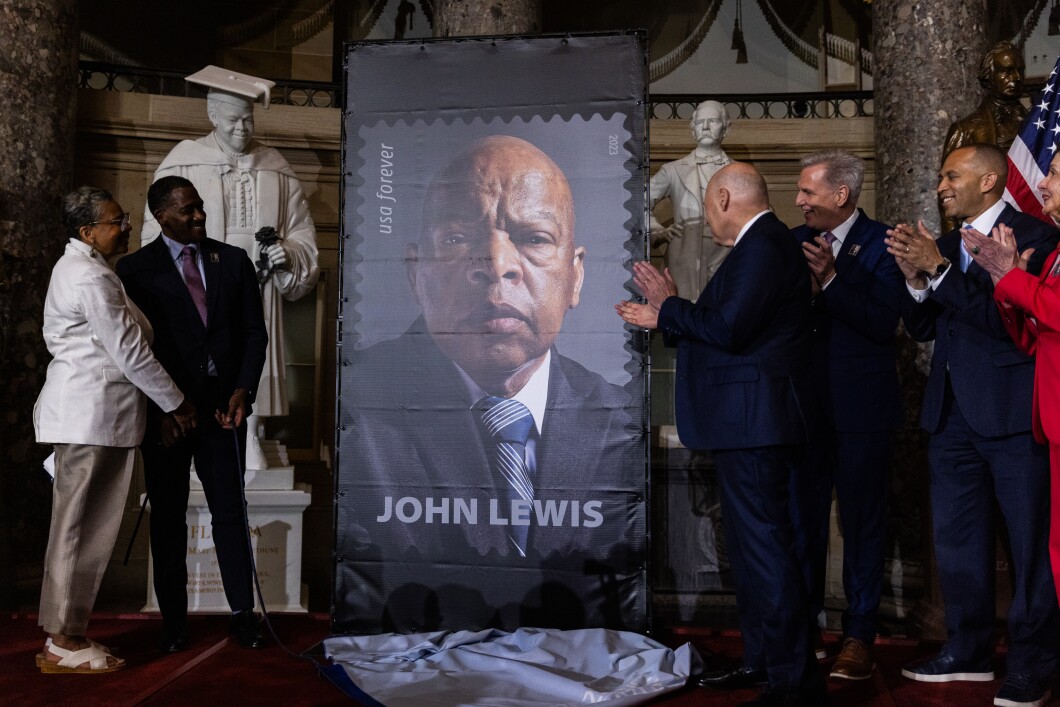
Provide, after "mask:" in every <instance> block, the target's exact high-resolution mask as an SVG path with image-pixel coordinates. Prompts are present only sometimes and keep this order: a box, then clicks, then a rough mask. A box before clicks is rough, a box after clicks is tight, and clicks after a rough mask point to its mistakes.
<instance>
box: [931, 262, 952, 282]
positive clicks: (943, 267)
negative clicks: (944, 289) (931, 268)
mask: <svg viewBox="0 0 1060 707" xmlns="http://www.w3.org/2000/svg"><path fill="white" fill-rule="evenodd" d="M949 266H950V261H949V260H948V259H947V258H943V259H942V262H941V263H939V266H938V267H937V268H935V272H933V273H928V278H930V279H932V280H934V279H935V278H938V277H942V273H944V272H946V268H948V267H949Z"/></svg>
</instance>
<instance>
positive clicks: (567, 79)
mask: <svg viewBox="0 0 1060 707" xmlns="http://www.w3.org/2000/svg"><path fill="white" fill-rule="evenodd" d="M646 55H647V54H646V46H645V40H644V37H643V35H642V34H638V33H622V34H608V35H592V36H567V37H534V38H500V37H498V38H470V39H466V38H465V39H458V40H437V41H427V42H420V41H416V42H407V43H406V42H402V43H391V42H388V43H372V42H366V43H354V44H348V45H347V47H346V56H345V60H346V76H347V79H346V106H345V111H344V114H343V188H342V194H343V206H342V214H343V226H342V227H343V233H342V239H341V253H340V256H341V261H342V262H341V273H342V283H341V288H340V289H341V302H340V311H339V315H340V322H341V324H340V332H339V334H340V340H339V351H338V361H339V370H338V385H339V391H338V415H337V417H338V428H339V429H338V431H337V433H336V469H335V482H336V489H335V490H336V500H335V530H336V541H335V594H334V625H333V629H334V630H335V631H336V632H337V633H351V632H356V633H376V632H380V631H398V632H411V631H424V630H434V629H439V628H449V629H477V628H483V627H497V628H503V629H511V628H515V627H517V626H556V627H562V628H576V627H586V626H594V627H595V626H606V627H612V628H627V629H632V630H641V631H643V630H646V629H647V627H648V618H649V616H648V603H649V597H648V587H647V577H648V536H649V533H648V524H647V489H648V479H647V474H648V461H647V429H648V428H647V414H648V413H647V395H646V392H647V391H646V381H647V367H646V355H645V349H644V345H645V337H644V336H643V334H640V333H634V332H632V331H630V330H627V329H626V328H625V327H624V326H623V324H622V322H621V320H620V319H619V318H618V316H617V315H616V314H615V312H614V305H615V303H617V302H618V301H620V300H622V299H625V298H627V297H628V283H629V281H630V270H629V264H630V261H631V260H635V259H642V258H643V257H645V252H646V250H645V239H644V232H645V228H644V223H645V189H646V175H647V163H646V155H645V144H646V140H645V125H646V123H645V105H646V103H645V98H646V96H645V66H646Z"/></svg>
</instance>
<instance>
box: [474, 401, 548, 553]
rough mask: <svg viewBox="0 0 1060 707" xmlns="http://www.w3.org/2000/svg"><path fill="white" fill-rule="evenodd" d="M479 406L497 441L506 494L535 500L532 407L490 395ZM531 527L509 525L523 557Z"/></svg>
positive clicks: (495, 460)
mask: <svg viewBox="0 0 1060 707" xmlns="http://www.w3.org/2000/svg"><path fill="white" fill-rule="evenodd" d="M476 408H477V409H478V410H480V411H482V423H483V424H484V425H485V427H486V432H487V433H488V434H489V436H490V439H492V440H493V444H494V448H493V459H492V467H493V470H494V471H495V472H496V473H497V474H498V475H499V476H500V477H501V478H503V479H504V481H505V482H506V486H505V487H501V490H502V491H505V492H506V493H505V494H504V496H505V497H507V498H508V499H509V500H519V499H521V500H524V501H533V500H534V482H533V479H531V478H530V469H529V467H528V466H527V464H526V441H527V440H528V439H529V438H530V430H531V429H532V428H533V426H534V418H533V415H531V414H530V410H529V408H527V407H526V406H525V405H523V404H522V403H521V402H519V401H518V400H506V399H504V398H498V397H495V396H492V395H489V396H486V397H485V398H483V399H482V400H481V401H479V404H478V405H477V406H476ZM529 532H530V527H529V526H527V525H509V526H508V537H509V539H510V540H511V541H512V544H513V545H514V546H515V548H516V550H518V552H519V554H520V555H522V556H523V557H525V556H526V541H527V538H528V536H529Z"/></svg>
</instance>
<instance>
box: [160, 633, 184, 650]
mask: <svg viewBox="0 0 1060 707" xmlns="http://www.w3.org/2000/svg"><path fill="white" fill-rule="evenodd" d="M158 648H159V650H161V651H162V652H163V653H179V652H181V651H183V650H187V649H188V638H187V636H185V634H184V629H183V628H179V629H169V628H166V629H162V635H161V636H159V638H158Z"/></svg>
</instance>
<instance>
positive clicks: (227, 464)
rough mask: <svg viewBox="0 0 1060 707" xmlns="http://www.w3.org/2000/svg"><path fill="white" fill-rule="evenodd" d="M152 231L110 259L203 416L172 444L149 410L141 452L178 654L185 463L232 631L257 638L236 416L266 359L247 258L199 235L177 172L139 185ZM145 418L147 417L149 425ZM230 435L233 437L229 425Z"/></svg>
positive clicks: (200, 219)
mask: <svg viewBox="0 0 1060 707" xmlns="http://www.w3.org/2000/svg"><path fill="white" fill-rule="evenodd" d="M147 201H148V206H149V208H150V209H151V213H153V214H154V215H155V218H157V219H158V224H159V226H161V228H162V237H161V238H157V239H155V240H154V241H153V242H151V243H150V244H149V245H146V246H144V247H143V248H141V249H140V250H138V251H137V252H135V253H132V254H131V255H128V256H126V257H125V258H123V259H122V260H121V261H119V262H118V267H117V273H118V276H119V277H120V278H121V280H122V282H123V283H124V285H125V289H126V291H127V292H128V293H129V297H130V298H132V300H133V301H134V302H135V303H136V304H137V306H139V307H140V309H141V310H143V312H144V314H146V315H147V318H148V319H149V320H150V322H151V326H152V327H154V330H155V342H154V346H153V349H154V353H155V356H156V357H157V358H158V360H159V362H161V364H162V366H163V367H164V368H165V369H166V372H167V373H168V374H169V375H170V376H171V377H172V378H173V380H174V381H175V382H176V384H177V386H178V387H179V388H180V389H181V391H182V392H183V393H184V395H185V396H186V397H187V398H188V399H190V400H192V401H193V402H194V403H195V406H196V408H197V409H199V410H214V411H216V412H215V414H214V419H212V420H211V419H209V418H207V417H206V416H205V415H204V416H203V418H204V419H203V420H202V422H201V423H200V425H199V427H197V428H196V429H195V430H194V431H193V432H192V434H190V435H188V436H187V437H185V438H183V439H179V440H174V439H173V437H174V435H173V434H172V433H171V431H170V430H169V429H168V428H167V427H166V424H167V422H168V421H167V419H166V418H164V417H163V416H162V415H161V411H160V410H159V409H158V408H155V407H152V408H150V409H149V417H148V423H147V432H146V434H145V435H144V441H143V445H142V446H141V447H140V451H141V452H142V453H143V459H144V481H145V483H146V485H147V495H148V498H150V499H151V553H152V555H153V559H154V584H155V594H156V595H157V597H158V607H159V609H160V610H161V612H162V623H163V636H162V641H161V645H162V647H163V649H164V650H168V651H178V650H183V648H184V647H185V643H186V637H185V630H184V629H185V619H186V617H187V611H188V590H187V584H188V571H187V560H186V556H187V548H188V527H187V523H186V520H185V516H186V513H187V507H188V492H189V483H190V466H191V461H192V459H194V460H195V471H196V473H197V474H198V476H199V480H200V481H201V482H202V487H203V491H204V492H205V494H206V501H207V503H208V504H209V507H210V515H211V517H212V525H213V539H214V545H215V547H216V550H217V562H218V564H219V565H220V568H221V580H222V583H223V584H224V590H225V597H226V598H227V599H228V604H229V606H230V607H231V608H232V611H233V617H232V632H233V633H234V634H235V636H236V638H237V640H238V641H239V643H240V644H241V645H243V646H247V647H254V648H256V647H259V646H261V645H262V643H263V638H262V635H261V629H260V627H259V624H258V619H257V617H256V616H255V614H254V611H253V609H254V595H253V577H252V569H251V567H252V565H251V558H250V547H249V545H248V537H247V527H246V520H245V518H244V513H243V495H242V491H241V475H242V474H243V469H242V468H241V466H240V465H239V464H238V463H237V458H236V444H237V443H238V445H239V459H242V458H243V452H244V447H245V445H246V424H245V420H246V418H247V416H248V415H250V410H251V404H252V403H253V401H254V389H255V387H256V386H257V384H258V379H259V378H260V377H261V369H262V367H263V366H264V365H265V346H266V344H267V342H268V334H267V333H266V331H265V323H264V321H265V320H264V315H263V314H262V305H261V295H260V294H259V291H258V281H257V277H256V275H255V273H254V266H253V264H251V262H250V258H248V257H247V254H246V253H245V252H244V251H243V250H242V249H241V248H237V247H235V246H230V245H226V244H224V243H221V242H219V241H215V240H212V239H210V238H207V235H206V214H205V212H204V211H203V203H202V199H201V198H200V197H199V194H198V192H197V191H196V190H195V187H194V186H193V185H192V183H191V182H190V181H188V180H187V179H184V178H183V177H163V178H162V179H159V180H158V181H157V182H155V183H154V184H152V185H151V188H150V189H149V190H148V192H147ZM151 413H154V416H153V421H152V417H151ZM233 428H235V429H236V430H237V434H235V435H233V433H232V429H233Z"/></svg>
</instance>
